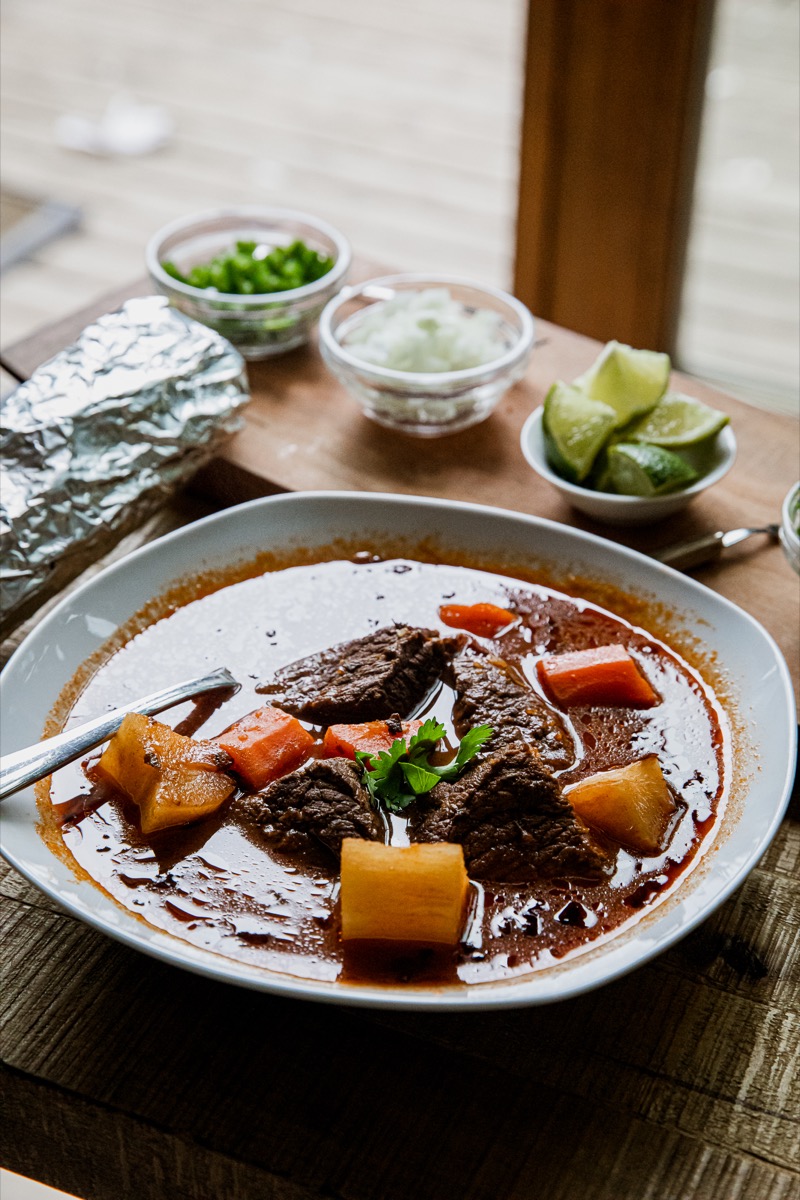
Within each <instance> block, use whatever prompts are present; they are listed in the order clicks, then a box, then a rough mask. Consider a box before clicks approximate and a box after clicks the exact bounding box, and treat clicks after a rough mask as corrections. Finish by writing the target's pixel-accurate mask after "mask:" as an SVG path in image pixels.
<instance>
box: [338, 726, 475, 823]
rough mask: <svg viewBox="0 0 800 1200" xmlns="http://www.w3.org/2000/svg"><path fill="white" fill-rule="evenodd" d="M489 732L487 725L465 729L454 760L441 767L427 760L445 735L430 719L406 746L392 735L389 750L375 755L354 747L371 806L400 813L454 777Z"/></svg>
mask: <svg viewBox="0 0 800 1200" xmlns="http://www.w3.org/2000/svg"><path fill="white" fill-rule="evenodd" d="M492 733H493V730H492V727H491V726H490V725H478V726H476V727H475V728H474V729H470V730H468V732H467V733H465V734H464V736H463V738H462V739H461V744H460V745H459V747H458V753H457V754H456V756H455V758H454V759H453V761H452V762H450V763H448V764H447V765H446V766H443V767H436V766H432V765H431V763H430V762H429V761H428V760H429V757H430V755H431V754H432V753H433V751H434V750H435V749H436V747H437V746H438V744H439V742H440V741H441V739H442V738H443V737H445V736H446V734H447V730H446V729H445V727H444V725H442V724H441V723H440V722H439V721H434V720H432V719H429V720H427V721H425V722H424V723H423V724H422V725H421V726H420V728H419V729H418V730H417V732H416V733H415V734H414V735H413V737H412V738H410V740H409V742H408V745H406V741H405V739H404V738H395V740H394V741H393V742H392V744H391V746H390V747H389V749H388V750H381V751H380V753H378V754H377V755H373V754H366V753H364V752H363V751H361V750H356V762H357V763H358V764H359V766H360V767H361V771H362V775H363V779H364V784H365V786H366V788H367V790H368V791H369V795H370V800H371V801H372V804H373V806H374V807H375V808H378V807H379V806H380V805H383V807H384V808H385V809H386V811H387V812H390V813H401V812H403V810H404V809H406V808H408V806H409V805H410V804H413V802H414V801H415V800H416V798H417V796H424V795H425V794H426V793H427V792H429V791H431V789H432V788H434V787H435V786H436V784H437V783H439V782H440V781H441V780H446V781H448V782H450V781H452V780H454V779H457V778H458V777H459V775H460V774H461V773H462V771H463V770H464V769H465V767H466V766H467V763H469V762H470V760H471V759H473V758H474V757H475V755H476V754H477V753H478V751H479V750H480V749H481V747H482V746H483V745H484V744H485V742H487V741H488V740H489V738H490V737H491V736H492Z"/></svg>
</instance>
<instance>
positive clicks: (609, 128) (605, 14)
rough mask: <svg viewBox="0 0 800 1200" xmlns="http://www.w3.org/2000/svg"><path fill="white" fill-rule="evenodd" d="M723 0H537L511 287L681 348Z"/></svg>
mask: <svg viewBox="0 0 800 1200" xmlns="http://www.w3.org/2000/svg"><path fill="white" fill-rule="evenodd" d="M713 7H714V0H677V2H676V0H530V7H529V15H528V40H527V62H526V72H525V100H524V112H523V122H522V145H521V152H520V182H519V206H518V213H517V245H516V269H515V280H514V286H515V291H516V294H517V295H518V296H519V297H520V299H521V300H523V301H525V303H526V304H528V305H529V307H530V308H531V309H532V310H533V311H534V313H536V314H538V315H539V316H542V317H545V318H546V319H547V320H550V321H555V322H557V323H558V324H560V325H566V326H567V327H568V328H570V329H574V330H577V331H578V332H580V333H584V334H587V335H589V336H591V337H595V338H599V339H600V340H601V341H607V340H609V339H610V338H617V339H619V340H620V341H625V342H630V343H631V344H632V345H635V346H640V347H647V348H648V349H653V350H667V351H672V350H673V349H674V344H675V336H676V328H677V318H678V308H679V303H680V291H681V283H682V278H683V268H684V260H685V252H686V242H687V236H688V226H689V213H690V208H691V200H692V188H693V183H694V171H695V164H696V160H697V146H698V141H699V131H700V118H701V114H702V101H703V86H704V82H705V74H706V67H707V62H708V51H709V45H710V33H711V24H712V15H713Z"/></svg>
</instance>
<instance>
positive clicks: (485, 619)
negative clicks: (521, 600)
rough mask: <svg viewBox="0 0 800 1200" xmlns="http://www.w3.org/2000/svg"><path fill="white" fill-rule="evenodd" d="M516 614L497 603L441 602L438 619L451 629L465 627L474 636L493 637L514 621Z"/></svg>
mask: <svg viewBox="0 0 800 1200" xmlns="http://www.w3.org/2000/svg"><path fill="white" fill-rule="evenodd" d="M516 619H517V618H516V614H515V613H512V612H509V611H508V609H507V608H500V606H499V605H497V604H487V603H481V604H443V605H442V607H441V608H440V609H439V620H440V621H443V622H444V624H445V625H449V626H450V627H451V628H452V629H466V631H467V633H474V634H475V636H476V637H494V635H495V634H496V633H499V632H500V630H501V629H505V628H506V626H507V625H511V623H512V622H513V621H516Z"/></svg>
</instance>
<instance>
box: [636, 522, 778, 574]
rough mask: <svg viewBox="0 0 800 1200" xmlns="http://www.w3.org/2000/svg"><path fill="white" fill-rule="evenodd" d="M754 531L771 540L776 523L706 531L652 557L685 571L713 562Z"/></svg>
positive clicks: (775, 529) (776, 533)
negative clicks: (715, 531)
mask: <svg viewBox="0 0 800 1200" xmlns="http://www.w3.org/2000/svg"><path fill="white" fill-rule="evenodd" d="M755 533H765V534H767V535H768V536H769V537H770V538H771V539H772V540H773V541H774V540H775V538H777V536H778V526H777V525H761V526H759V527H758V528H757V529H755V528H748V529H729V530H727V531H726V532H723V531H722V530H719V531H718V532H717V533H707V534H705V536H704V537H699V538H694V539H693V540H692V541H690V542H679V543H678V544H677V545H675V546H667V547H666V549H665V550H659V551H657V553H655V554H654V555H653V558H655V559H657V560H658V561H659V562H662V563H666V564H667V566H670V567H675V569H676V570H677V571H686V570H688V569H689V568H690V567H699V566H701V564H702V563H708V562H713V561H714V560H715V559H717V558H719V556H720V555H721V554H722V551H723V550H727V549H729V548H730V547H731V546H738V544H739V542H743V541H744V540H745V539H746V538H749V537H752V536H753V534H755Z"/></svg>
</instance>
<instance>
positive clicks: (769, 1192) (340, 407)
mask: <svg viewBox="0 0 800 1200" xmlns="http://www.w3.org/2000/svg"><path fill="white" fill-rule="evenodd" d="M80 323H81V324H82V323H83V321H82V320H81V322H80ZM74 332H75V329H74V327H73V328H71V331H70V330H69V329H67V328H65V327H62V328H61V329H60V330H59V331H57V332H56V333H55V334H49V335H48V334H45V335H42V337H40V338H39V339H37V341H36V342H35V343H30V342H29V343H28V344H26V345H22V346H20V347H19V348H18V349H17V351H16V352H15V353H13V354H11V355H10V356H9V361H10V365H11V366H12V368H14V369H15V370H17V371H18V372H19V373H20V374H25V373H27V371H29V370H30V369H32V368H33V367H34V366H35V365H37V362H38V361H41V359H42V358H44V357H46V356H47V354H49V353H51V352H52V350H54V349H56V348H57V346H58V345H60V344H63V342H64V341H66V340H68V339H69V338H70V337H71V336H72V335H73V333H74ZM53 337H58V338H59V339H60V340H59V342H58V343H56V344H54V342H53ZM595 351H596V347H595V346H594V344H593V343H591V342H588V341H586V340H585V339H581V338H577V337H575V336H574V335H570V334H567V333H565V332H564V331H563V330H559V329H557V328H555V327H552V326H545V325H544V324H543V323H540V326H539V346H538V348H537V351H536V354H535V355H534V359H533V362H532V366H531V374H530V376H529V379H528V380H527V381H526V383H525V384H523V385H521V386H520V387H518V388H517V389H516V390H515V392H514V394H513V395H512V396H510V397H509V398H508V399H507V400H506V401H505V402H504V404H503V405H502V406H501V408H500V409H499V410H498V412H497V413H496V414H495V415H494V416H493V417H492V418H491V419H490V420H489V421H488V422H486V423H485V425H483V426H480V427H478V429H476V430H473V431H467V432H466V433H464V434H462V435H458V436H457V437H455V438H452V439H445V440H442V441H440V442H431V443H424V442H418V441H413V442H412V441H410V440H406V439H396V438H392V437H389V436H388V435H385V434H384V433H382V432H381V431H380V430H378V429H377V428H376V427H374V426H372V425H370V424H368V423H367V422H366V421H365V420H364V419H363V418H362V417H361V416H360V414H359V413H358V411H357V410H356V409H355V408H354V407H353V406H352V404H351V402H350V401H349V400H348V399H347V398H346V397H345V396H344V395H343V394H342V393H341V392H340V390H339V389H338V387H337V386H336V385H335V384H334V383H333V381H332V380H330V378H329V377H328V376H327V375H325V374H324V372H323V369H322V367H321V365H320V363H319V360H318V359H317V357H316V354H315V352H314V351H313V350H309V351H307V352H304V353H297V354H294V355H291V356H288V357H287V358H286V359H284V360H277V361H276V362H275V363H273V364H266V365H263V366H257V367H254V368H253V370H252V372H251V379H252V383H253V392H254V402H253V406H252V407H251V410H250V417H249V420H248V431H247V434H246V435H245V436H243V437H240V438H239V439H237V440H236V441H234V442H233V443H232V444H231V446H230V448H229V450H228V452H227V453H226V455H225V458H224V459H223V460H221V461H220V462H219V463H218V464H217V465H216V466H215V467H214V469H213V471H212V472H211V473H209V474H208V475H207V476H206V479H205V480H204V481H203V483H204V485H205V486H213V487H214V488H215V489H216V493H217V497H216V500H215V502H216V503H218V502H220V501H222V502H227V501H232V500H234V499H237V498H243V497H244V496H247V495H249V494H263V493H264V492H266V491H269V490H270V489H272V490H276V489H277V490H280V489H286V488H297V487H310V488H320V487H333V488H343V487H346V488H350V487H359V486H360V487H362V488H368V489H370V490H394V491H404V492H414V491H422V492H428V493H430V494H433V495H454V496H456V497H460V498H465V499H481V500H492V501H494V502H495V503H496V502H499V501H502V503H504V504H505V505H507V506H508V507H513V508H519V509H520V510H521V511H525V512H538V513H541V514H542V515H546V516H554V517H556V518H557V519H562V520H568V521H571V522H572V523H575V524H578V523H579V522H578V521H577V520H576V519H575V515H574V514H573V513H571V512H570V510H568V509H567V508H562V507H561V502H560V500H559V499H558V498H557V497H556V496H555V494H554V493H551V491H550V490H549V489H548V488H547V486H546V485H544V484H542V483H540V482H539V481H538V480H536V479H535V478H534V477H533V476H532V475H531V474H530V473H529V472H528V469H527V467H526V466H525V464H524V462H523V461H522V459H521V457H520V456H519V452H518V449H517V438H518V430H519V426H520V425H521V423H522V420H523V419H524V417H525V415H527V412H529V411H530V409H531V408H532V407H533V406H534V405H535V404H536V403H538V402H539V401H540V400H541V398H542V395H543V391H544V389H545V387H546V386H547V383H548V382H549V381H550V380H551V379H552V378H555V377H556V376H558V375H564V376H567V377H569V376H570V375H571V374H574V373H577V371H579V370H581V369H582V368H583V367H584V366H585V365H586V364H587V363H588V362H589V361H590V360H591V358H592V357H593V355H594V353H595ZM37 353H38V355H39V357H38V359H37V358H36V355H37ZM687 390H692V391H694V392H695V393H696V394H699V395H703V396H706V395H707V394H708V393H706V392H705V391H703V390H702V389H700V388H698V387H697V385H695V384H693V383H691V384H690V383H687ZM713 399H714V400H715V401H716V402H718V403H720V404H721V406H723V407H725V408H726V409H728V410H729V411H730V412H731V415H732V418H733V420H734V425H735V428H736V432H737V435H738V436H739V441H740V458H739V461H738V463H737V466H736V468H735V469H734V472H735V473H734V474H733V475H732V476H731V478H730V482H729V483H727V482H726V483H725V484H720V485H719V486H718V487H717V488H715V489H714V490H713V492H712V493H710V494H709V495H708V496H707V497H704V498H703V500H702V501H700V502H698V503H697V504H696V505H695V509H694V512H692V513H691V514H689V515H687V516H685V517H683V518H681V519H680V520H679V521H675V522H672V523H670V524H669V526H668V527H667V528H665V529H657V528H653V529H652V530H650V531H644V532H642V533H640V534H637V535H636V537H635V538H633V537H631V538H630V539H629V538H628V537H627V536H624V538H623V535H621V534H620V535H614V536H618V537H619V538H620V539H621V540H626V541H629V542H631V543H633V542H636V543H638V544H640V545H644V544H645V543H646V542H648V539H649V540H650V541H649V544H651V545H655V544H657V543H662V544H663V543H665V542H667V541H670V540H672V539H673V538H674V537H677V536H683V534H684V533H687V532H690V531H696V530H698V529H709V528H716V527H724V526H729V525H731V524H739V523H741V522H742V521H745V520H746V521H761V520H765V519H774V517H775V511H776V505H777V502H778V499H779V496H780V494H782V492H784V491H785V490H787V488H788V486H789V484H790V483H791V481H792V474H793V472H794V470H795V469H796V455H795V449H794V448H795V447H796V437H797V434H796V428H795V427H794V426H793V424H792V423H791V422H790V421H787V420H786V419H782V418H779V417H766V416H765V414H763V413H757V414H755V413H754V411H753V410H749V409H746V408H745V407H744V406H740V405H737V404H736V403H735V402H733V401H729V400H728V399H727V398H720V397H719V396H714V397H713ZM256 447H257V448H258V451H259V452H258V453H257V452H256V450H255V448H256ZM292 447H295V449H292ZM301 447H305V448H304V449H302V448H301ZM208 507H209V504H208V501H207V499H196V498H194V497H191V496H189V497H183V498H181V499H179V500H178V502H177V503H176V505H175V506H173V507H172V508H170V509H166V510H163V511H162V512H161V513H159V514H158V515H157V516H156V517H155V518H153V520H152V522H151V523H150V524H149V526H148V527H146V528H144V529H142V530H141V531H139V532H138V533H137V534H135V535H131V538H129V539H128V541H127V542H126V543H125V544H123V545H121V546H120V547H118V548H117V550H116V552H115V555H114V556H115V557H116V556H118V555H120V554H123V553H125V552H126V551H127V550H128V549H130V548H132V546H133V545H135V544H137V542H139V541H141V540H146V539H147V538H149V537H152V536H155V535H156V534H157V533H159V532H163V531H164V530H166V529H168V528H171V527H174V526H176V525H180V524H182V523H185V522H186V521H187V520H191V519H194V518H196V517H197V516H199V515H202V514H203V512H205V511H207V510H208ZM585 527H587V528H588V527H589V526H588V522H587V523H586V525H585ZM700 577H701V578H703V579H705V580H706V581H708V582H710V583H711V584H712V586H714V587H715V589H716V590H719V591H722V592H724V593H725V594H736V593H737V592H738V594H739V598H740V600H745V601H746V607H748V608H750V610H751V611H753V609H754V607H759V606H760V607H761V608H762V609H763V612H764V616H765V617H766V620H765V623H766V624H767V626H768V628H771V629H772V632H773V633H775V635H776V636H777V637H778V640H779V641H780V642H781V644H782V645H783V646H784V649H785V650H786V652H787V655H788V654H791V653H792V652H793V651H792V648H793V647H794V657H795V662H796V646H797V641H796V639H797V630H796V628H791V627H790V626H792V625H793V624H794V625H796V622H793V619H792V612H793V607H792V606H793V605H795V604H796V587H795V580H794V577H793V576H792V575H791V574H790V573H789V569H788V566H787V565H786V563H785V562H784V560H783V558H782V556H781V555H780V551H779V549H778V548H777V547H763V546H762V547H755V546H753V547H751V548H750V547H749V548H748V549H747V550H746V551H745V552H743V553H742V554H741V555H740V556H736V557H735V559H733V560H731V561H730V562H728V563H727V564H726V565H725V566H724V567H723V566H720V567H718V568H713V569H709V570H706V571H703V572H702V573H701V574H700ZM732 580H733V582H732ZM754 581H757V582H754ZM22 633H24V630H22V631H20V634H18V635H17V638H15V640H18V638H19V636H20V635H21V634H22ZM9 648H10V647H9V646H6V647H4V648H3V649H4V651H7V650H8V649H9ZM795 670H796V665H795ZM795 680H797V675H796V674H795ZM0 895H2V899H3V904H2V927H3V933H2V936H3V942H4V947H5V953H4V963H3V971H4V981H3V984H4V986H3V1022H4V1034H3V1068H2V1070H3V1091H4V1097H5V1110H6V1111H5V1117H4V1120H3V1122H2V1134H1V1135H0V1136H2V1154H3V1162H4V1164H5V1165H7V1166H8V1167H9V1168H10V1169H12V1170H15V1171H19V1172H21V1173H23V1174H28V1175H32V1176H34V1177H36V1178H39V1179H41V1180H43V1181H44V1182H49V1183H51V1184H53V1185H55V1186H59V1187H61V1188H64V1189H66V1190H68V1191H71V1192H73V1193H75V1194H76V1195H78V1196H80V1197H82V1198H83V1200H127V1198H128V1197H130V1198H131V1200H133V1198H135V1200H164V1198H165V1197H169V1198H170V1200H172V1198H173V1197H174V1198H177V1200H218V1198H219V1200H262V1198H263V1200H267V1198H269V1200H311V1198H312V1197H313V1198H314V1200H321V1198H322V1197H325V1198H328V1200H331V1198H334V1197H341V1198H342V1200H344V1198H346V1200H411V1198H414V1200H416V1198H417V1197H419V1198H420V1200H451V1198H453V1197H459V1198H462V1197H463V1198H464V1200H575V1198H579V1200H695V1198H698V1200H796V1198H800V1172H799V1171H798V1162H800V1069H798V1068H799V1067H800V1063H799V1062H798V1031H799V1029H800V1020H799V1019H798V1018H799V1017H800V1012H799V1010H800V800H798V798H797V796H795V799H794V800H793V802H792V805H791V806H790V809H789V812H788V813H787V817H786V819H785V820H784V822H783V824H782V826H781V828H780V830H779V833H778V836H777V837H776V839H775V841H774V842H773V844H772V846H771V848H770V850H769V851H768V852H767V854H766V855H765V857H764V858H763V859H762V861H761V863H760V864H759V866H758V867H757V868H756V869H755V870H754V871H753V872H752V874H751V875H750V876H749V878H748V879H747V881H746V883H745V884H744V885H743V886H742V887H741V888H740V889H739V890H738V892H737V893H736V894H735V895H734V896H733V897H731V899H730V900H729V901H728V902H727V903H726V904H725V905H723V906H722V907H721V908H720V909H719V910H718V912H717V913H716V914H715V915H714V916H713V917H711V918H710V919H709V920H708V921H706V922H705V923H704V924H703V925H702V926H701V927H700V928H699V929H697V930H696V931H694V932H693V933H692V934H690V935H689V936H688V937H687V938H686V939H685V940H684V941H683V942H682V943H680V944H679V945H678V946H676V947H674V948H673V949H671V950H670V951H669V952H667V953H666V954H664V955H662V956H660V957H659V958H658V959H656V960H655V961H653V962H652V963H650V964H649V965H647V966H645V967H643V968H642V969H640V970H638V971H636V972H635V973H634V974H632V975H630V976H628V977H626V978H624V979H621V980H618V981H616V982H614V983H612V984H610V985H608V986H607V987H605V988H603V989H601V990H600V991H597V992H594V993H591V994H589V995H587V996H584V997H581V998H578V999H574V1000H571V1001H568V1002H566V1003H563V1004H559V1005H554V1006H550V1007H547V1008H534V1009H527V1010H521V1011H518V1012H503V1013H483V1014H410V1013H403V1014H392V1013H372V1012H367V1011H360V1010H359V1011H357V1010H347V1009H339V1008H336V1007H328V1006H323V1005H313V1004H307V1003H301V1002H294V1001H288V1000H284V999H279V998H275V997H270V996H266V995H261V994H258V993H254V992H250V991H247V990H244V989H238V988H234V987H229V986H226V985H224V984H220V983H216V982H213V981H209V980H207V979H203V978H201V977H197V976H194V975H192V974H189V973H188V972H183V971H179V970H177V969H175V968H173V967H170V966H166V965H164V964H161V963H158V962H155V961H153V960H150V959H148V958H145V957H144V956H142V955H140V954H137V953H136V952H134V951H132V950H129V949H127V948H126V947H123V946H121V945H118V944H117V943H115V942H112V941H110V940H109V939H107V938H105V937H103V936H102V935H100V934H98V933H96V932H95V931H93V930H91V929H90V928H88V927H86V926H85V925H83V924H82V923H81V922H79V921H77V920H75V919H74V918H73V917H71V916H69V915H68V914H66V913H65V912H64V911H63V910H61V909H60V908H59V907H58V906H57V905H55V904H53V903H52V902H51V901H49V900H48V899H47V898H45V897H43V896H42V895H40V893H39V892H38V891H36V890H35V889H34V888H33V887H31V886H30V885H29V884H28V883H27V882H25V881H24V880H23V879H22V878H21V877H20V876H18V875H17V874H16V873H15V872H14V871H12V870H10V869H9V868H7V867H5V866H4V867H3V868H2V874H0Z"/></svg>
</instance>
